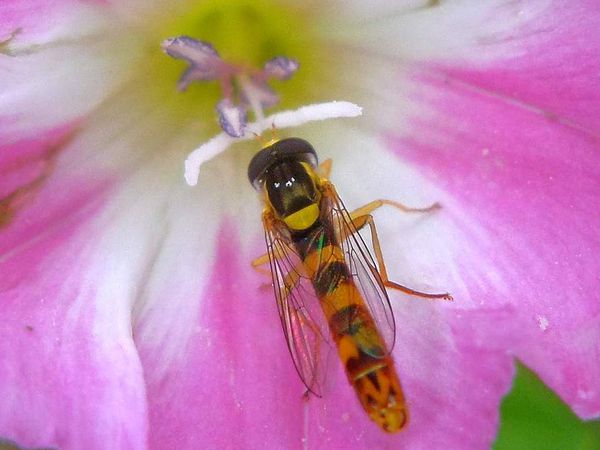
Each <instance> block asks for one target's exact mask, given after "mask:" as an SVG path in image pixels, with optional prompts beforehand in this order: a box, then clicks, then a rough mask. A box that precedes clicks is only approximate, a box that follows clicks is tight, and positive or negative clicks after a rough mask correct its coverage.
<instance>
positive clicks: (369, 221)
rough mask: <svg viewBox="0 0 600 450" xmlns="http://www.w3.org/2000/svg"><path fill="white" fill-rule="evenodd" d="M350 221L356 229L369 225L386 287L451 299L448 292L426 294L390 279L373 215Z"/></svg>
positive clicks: (426, 296) (410, 293) (424, 295)
mask: <svg viewBox="0 0 600 450" xmlns="http://www.w3.org/2000/svg"><path fill="white" fill-rule="evenodd" d="M352 223H353V224H354V226H355V227H356V230H357V231H358V230H360V229H361V228H363V227H364V226H365V225H369V229H370V230H371V240H372V241H373V250H375V258H377V265H378V266H379V274H380V275H381V279H382V281H383V284H384V285H385V286H386V287H389V288H392V289H397V290H399V291H402V292H404V293H406V294H409V295H414V296H415V297H422V298H429V299H442V300H452V296H451V295H450V294H448V293H445V294H428V293H426V292H420V291H416V290H414V289H411V288H409V287H406V286H403V285H401V284H399V283H396V282H394V281H390V279H389V278H388V274H387V269H386V267H385V261H384V260H383V253H382V252H381V245H380V244H379V237H378V235H377V229H376V227H375V221H374V220H373V216H372V215H370V214H366V215H363V216H358V217H356V218H353V219H352Z"/></svg>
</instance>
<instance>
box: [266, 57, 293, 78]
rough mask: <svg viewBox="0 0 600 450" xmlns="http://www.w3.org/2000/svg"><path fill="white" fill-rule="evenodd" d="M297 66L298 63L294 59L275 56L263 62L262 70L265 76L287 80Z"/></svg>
mask: <svg viewBox="0 0 600 450" xmlns="http://www.w3.org/2000/svg"><path fill="white" fill-rule="evenodd" d="M298 67H300V64H298V61H296V60H295V59H290V58H286V57H285V56H277V57H275V58H273V59H271V60H269V61H267V62H266V63H265V69H264V72H265V74H267V76H270V77H275V78H278V79H280V80H287V79H288V78H290V77H291V76H292V75H293V74H294V72H296V70H298Z"/></svg>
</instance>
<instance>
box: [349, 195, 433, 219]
mask: <svg viewBox="0 0 600 450" xmlns="http://www.w3.org/2000/svg"><path fill="white" fill-rule="evenodd" d="M383 205H390V206H393V207H394V208H397V209H399V210H400V211H403V212H407V213H415V212H416V213H426V212H431V211H435V210H436V209H440V208H441V207H442V206H441V205H440V204H439V203H437V202H436V203H434V204H433V205H431V206H428V207H426V208H411V207H410V206H406V205H404V204H402V203H399V202H395V201H393V200H386V199H379V200H373V201H372V202H369V203H367V204H366V205H364V206H361V207H360V208H358V209H355V210H354V211H352V212H351V213H350V217H351V218H352V220H354V219H355V218H358V217H360V216H365V215H368V214H371V213H372V212H373V211H375V210H376V209H378V208H381V207H382V206H383Z"/></svg>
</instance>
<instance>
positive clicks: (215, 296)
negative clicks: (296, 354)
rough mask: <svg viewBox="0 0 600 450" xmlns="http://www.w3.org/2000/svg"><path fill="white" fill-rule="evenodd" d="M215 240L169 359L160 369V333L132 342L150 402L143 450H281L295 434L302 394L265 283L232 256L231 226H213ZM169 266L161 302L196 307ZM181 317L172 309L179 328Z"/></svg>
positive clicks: (150, 319) (235, 251) (235, 247)
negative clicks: (180, 340)
mask: <svg viewBox="0 0 600 450" xmlns="http://www.w3.org/2000/svg"><path fill="white" fill-rule="evenodd" d="M215 245H216V247H217V250H216V252H217V253H216V255H215V257H214V261H215V263H214V268H213V272H212V274H211V275H210V276H209V277H208V278H207V279H205V280H203V284H204V286H205V287H204V292H203V293H202V295H201V296H202V297H203V299H202V302H201V309H200V310H197V311H195V313H194V316H193V317H192V320H193V323H192V324H191V326H192V328H191V329H192V330H193V332H192V333H191V335H190V334H187V333H186V336H187V341H186V342H185V343H184V344H183V345H182V346H181V347H180V348H179V349H178V352H177V355H178V358H177V360H175V361H171V362H170V363H169V366H168V368H167V370H165V363H164V360H163V358H164V351H163V350H161V348H162V347H164V346H165V345H168V341H169V339H170V338H169V336H168V335H166V336H165V337H164V340H162V341H161V340H159V341H158V342H157V340H156V339H152V338H150V337H148V338H143V339H139V340H138V341H137V344H138V348H139V349H140V354H141V358H142V362H143V364H144V372H145V374H146V383H147V392H148V399H149V402H150V447H151V448H156V449H161V448H175V447H176V448H179V449H196V448H199V447H202V448H289V445H290V443H294V442H296V443H299V442H300V439H301V436H302V434H301V433H302V420H303V419H302V417H303V413H302V393H303V390H302V387H301V383H300V380H299V378H298V376H297V375H296V372H295V370H294V367H293V364H292V361H291V359H290V358H289V356H288V353H287V348H286V346H285V342H284V340H283V332H282V331H281V327H280V323H279V318H278V316H277V308H276V305H275V300H274V298H273V293H272V289H271V288H270V286H268V285H267V286H266V289H265V288H261V287H260V284H261V282H262V281H264V280H263V279H261V277H257V276H255V275H254V274H253V273H252V269H250V267H249V263H248V261H249V259H250V258H244V257H243V256H242V255H241V254H240V245H239V237H238V235H237V231H236V230H235V228H234V227H233V226H232V225H231V224H229V223H226V224H225V225H224V226H223V228H222V229H221V231H220V232H219V235H218V239H217V240H216V242H215ZM206 251H211V250H210V249H206ZM258 251H259V252H260V251H261V250H258ZM177 272H178V271H177V270H175V272H174V273H173V274H172V276H173V277H174V278H173V279H171V280H169V281H170V283H173V284H174V286H173V289H169V290H168V291H171V292H172V293H173V294H174V295H173V294H172V295H171V296H169V297H165V300H166V299H167V298H168V301H169V302H174V303H180V304H187V305H189V304H198V303H197V302H196V301H194V298H191V297H190V295H192V294H191V293H190V292H189V291H183V292H181V290H180V289H178V288H177V286H176V284H177V282H178V281H177ZM198 276H201V273H198ZM165 295H166V296H168V295H169V294H168V292H165ZM195 295H196V296H198V295H199V294H195ZM179 296H181V299H180V297H179ZM189 314H190V313H189V311H187V310H182V311H181V312H180V319H179V320H180V322H181V323H185V324H186V326H188V325H189V324H188V316H189ZM164 315H165V313H164V311H161V310H160V309H155V310H151V311H148V313H147V314H146V315H145V317H144V318H143V319H142V320H141V322H140V324H139V326H138V330H137V331H136V335H138V336H143V335H144V334H145V333H146V331H145V330H147V329H148V328H152V327H154V326H155V324H156V322H157V321H160V320H161V316H162V317H164Z"/></svg>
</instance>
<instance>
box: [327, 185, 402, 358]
mask: <svg viewBox="0 0 600 450" xmlns="http://www.w3.org/2000/svg"><path fill="white" fill-rule="evenodd" d="M324 194H325V199H326V201H328V202H329V206H328V210H329V211H330V214H331V216H330V217H331V219H330V220H331V222H332V224H333V227H334V230H335V233H336V236H337V241H338V243H339V245H340V246H341V247H342V250H343V252H344V258H345V260H346V264H347V267H348V270H349V272H350V275H351V276H352V278H353V280H354V284H355V286H356V287H357V288H358V291H359V292H360V294H361V296H362V299H363V300H364V303H365V304H366V306H367V309H368V310H369V313H370V315H371V317H372V319H373V321H374V323H375V326H376V328H377V330H378V331H379V334H380V335H381V337H382V338H383V340H384V342H385V352H384V353H381V347H380V346H370V345H367V344H365V345H364V346H361V347H362V348H363V350H364V351H365V352H367V353H369V354H371V356H373V357H376V358H382V357H384V356H387V355H388V354H389V353H391V351H392V349H393V347H394V342H395V340H396V323H395V321H394V313H393V311H392V307H391V305H390V300H389V297H388V295H387V292H386V290H385V286H384V285H383V280H382V279H381V275H380V274H379V270H378V268H377V265H376V264H375V261H374V260H373V257H372V255H371V252H370V251H369V247H368V246H367V244H366V243H365V241H364V239H363V238H362V236H361V235H360V233H359V230H357V229H356V226H355V225H354V223H353V222H352V219H351V217H350V213H349V212H348V210H347V209H346V207H345V206H344V204H343V202H342V200H341V199H340V197H339V196H338V195H337V192H336V191H335V188H334V187H333V185H331V184H329V185H327V186H326V188H325V191H324ZM364 338H365V339H364V342H366V343H368V342H369V341H370V340H371V339H372V337H371V336H365V337H364ZM359 344H360V343H359Z"/></svg>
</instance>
